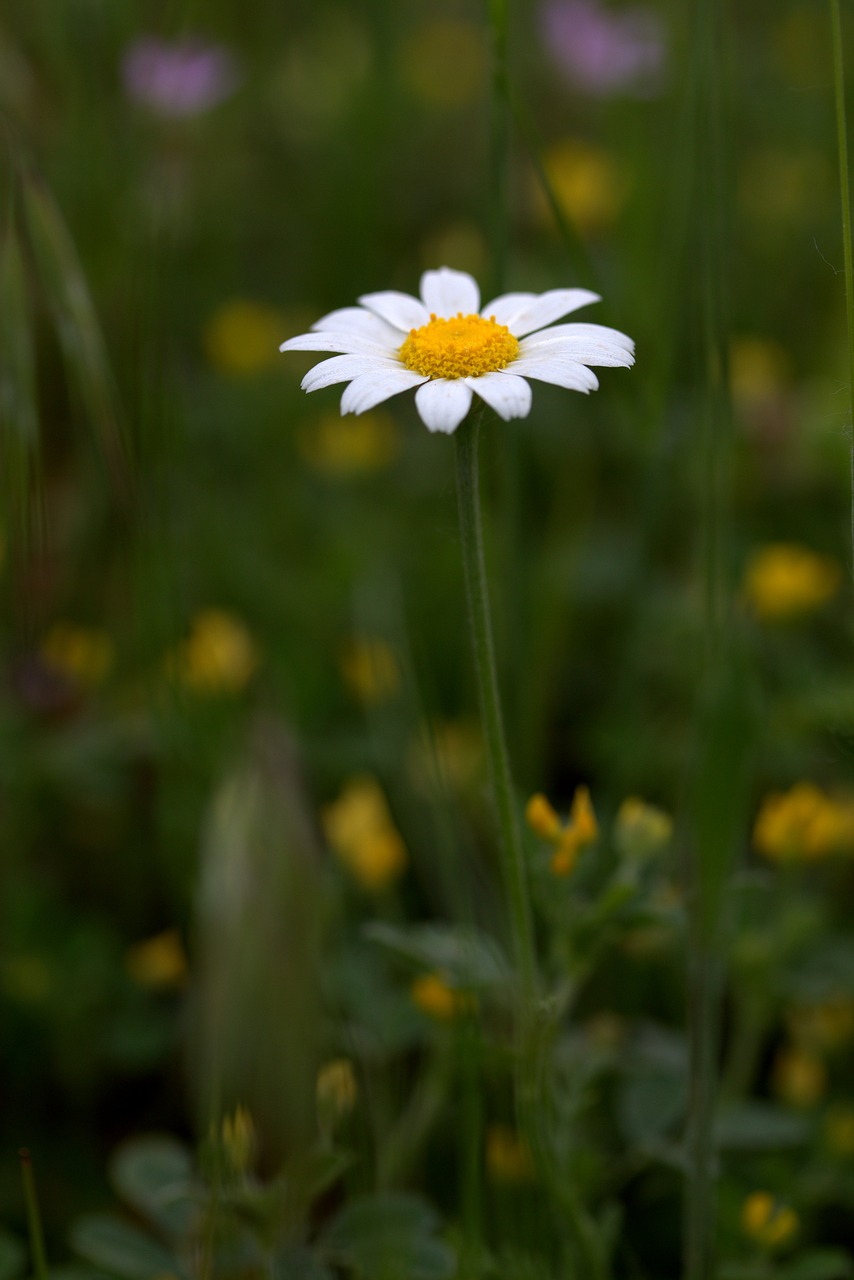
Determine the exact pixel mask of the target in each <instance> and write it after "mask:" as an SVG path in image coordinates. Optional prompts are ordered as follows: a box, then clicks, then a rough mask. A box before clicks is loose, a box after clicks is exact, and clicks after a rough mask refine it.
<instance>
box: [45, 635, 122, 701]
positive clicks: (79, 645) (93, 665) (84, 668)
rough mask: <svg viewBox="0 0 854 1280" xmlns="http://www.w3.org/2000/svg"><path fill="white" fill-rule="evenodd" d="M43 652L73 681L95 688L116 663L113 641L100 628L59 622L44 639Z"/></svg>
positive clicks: (49, 661)
mask: <svg viewBox="0 0 854 1280" xmlns="http://www.w3.org/2000/svg"><path fill="white" fill-rule="evenodd" d="M41 655H42V657H43V658H44V660H45V662H47V663H48V665H49V666H51V667H53V668H54V670H56V671H59V672H61V674H62V675H64V676H65V677H66V678H67V679H69V680H71V681H72V682H73V683H74V684H78V685H82V686H84V687H85V688H92V687H94V686H95V685H97V684H100V683H101V681H102V680H103V679H104V678H105V676H106V675H107V673H108V672H109V670H110V667H111V666H112V664H113V642H112V640H111V639H110V637H109V636H108V635H107V633H106V631H102V630H100V629H99V628H97V627H81V626H78V625H77V624H76V623H74V622H57V623H55V624H54V626H52V627H51V629H50V630H49V631H48V633H47V635H46V636H45V637H44V639H43V640H42V643H41Z"/></svg>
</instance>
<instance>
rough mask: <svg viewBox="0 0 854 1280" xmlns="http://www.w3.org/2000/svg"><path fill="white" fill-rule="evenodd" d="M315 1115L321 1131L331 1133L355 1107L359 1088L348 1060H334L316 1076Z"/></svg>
mask: <svg viewBox="0 0 854 1280" xmlns="http://www.w3.org/2000/svg"><path fill="white" fill-rule="evenodd" d="M316 1096H317V1114H318V1119H319V1121H320V1126H321V1129H322V1130H323V1131H324V1132H326V1133H332V1132H333V1130H334V1129H335V1127H336V1125H337V1124H338V1123H339V1121H341V1120H343V1119H345V1118H346V1117H347V1116H348V1115H349V1114H350V1112H351V1111H352V1110H353V1108H354V1107H355V1105H356V1099H357V1097H358V1096H359V1086H358V1084H357V1083H356V1073H355V1071H354V1070H353V1064H352V1062H351V1061H350V1059H349V1058H334V1059H333V1060H332V1061H331V1062H327V1063H326V1064H325V1065H324V1066H322V1067H321V1068H320V1071H319V1072H318V1074H317V1087H316Z"/></svg>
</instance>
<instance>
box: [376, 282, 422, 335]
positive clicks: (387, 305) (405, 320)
mask: <svg viewBox="0 0 854 1280" xmlns="http://www.w3.org/2000/svg"><path fill="white" fill-rule="evenodd" d="M359 301H360V302H361V304H362V306H363V307H367V308H368V310H369V311H373V313H374V314H375V315H378V316H381V317H382V319H383V320H387V321H388V323H389V324H391V325H394V327H395V329H400V330H401V331H402V332H403V333H409V331H410V329H420V328H421V326H422V325H424V324H429V323H430V312H429V311H428V310H427V308H426V307H425V306H424V303H423V302H419V300H418V299H417V298H412V297H410V295H409V294H408V293H396V292H395V291H394V290H393V289H390V290H388V291H387V292H386V293H366V294H364V295H363V296H362V297H361V298H360V299H359ZM401 341H402V339H401Z"/></svg>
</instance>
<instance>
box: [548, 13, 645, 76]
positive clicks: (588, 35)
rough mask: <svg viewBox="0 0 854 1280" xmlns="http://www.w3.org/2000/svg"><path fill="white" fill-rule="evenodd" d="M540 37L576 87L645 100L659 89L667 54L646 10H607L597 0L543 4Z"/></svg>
mask: <svg viewBox="0 0 854 1280" xmlns="http://www.w3.org/2000/svg"><path fill="white" fill-rule="evenodd" d="M540 25H541V31H542V37H543V40H544V43H545V44H546V46H547V48H548V50H549V52H550V53H551V55H552V58H553V59H554V61H555V62H556V64H557V65H558V67H559V68H560V69H561V70H562V71H563V72H564V73H565V74H566V76H567V78H568V79H569V80H570V81H572V83H573V84H575V85H576V86H577V88H579V89H582V90H584V91H585V92H587V93H591V94H599V95H602V96H605V95H607V94H611V93H615V92H620V91H623V92H626V93H631V94H633V95H634V96H636V97H649V96H651V95H652V94H654V93H655V92H656V90H657V88H658V86H659V84H660V78H661V71H662V69H663V66H664V60H665V55H666V47H665V37H664V29H663V25H662V22H661V20H660V18H659V17H658V15H657V14H656V13H654V12H653V11H652V10H651V9H645V8H641V7H632V8H627V9H609V8H605V7H603V6H602V5H601V4H600V3H599V2H598V0H546V3H545V4H544V5H543V6H542V8H541V10H540Z"/></svg>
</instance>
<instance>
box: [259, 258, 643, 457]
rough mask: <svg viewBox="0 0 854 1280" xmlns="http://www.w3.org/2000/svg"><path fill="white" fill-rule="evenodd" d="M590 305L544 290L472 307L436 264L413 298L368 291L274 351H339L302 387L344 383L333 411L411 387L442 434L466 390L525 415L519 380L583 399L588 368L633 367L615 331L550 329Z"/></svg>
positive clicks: (462, 278) (576, 295)
mask: <svg viewBox="0 0 854 1280" xmlns="http://www.w3.org/2000/svg"><path fill="white" fill-rule="evenodd" d="M599 301H600V298H599V295H598V294H596V293H591V292H590V290H589V289H550V290H549V291H548V293H540V294H536V293H506V294H504V295H502V297H500V298H495V299H494V300H493V301H492V302H490V303H488V304H487V306H485V307H483V308H481V306H480V290H479V288H478V286H477V283H476V282H475V281H474V280H473V279H472V277H471V276H470V275H467V274H466V273H465V272H464V271H452V270H451V269H450V268H449V267H440V269H439V270H438V271H425V272H424V275H423V276H422V277H421V297H420V298H413V297H410V295H409V294H407V293H397V292H393V291H388V292H385V293H367V294H365V295H364V296H363V297H361V298H359V306H358V307H344V308H343V309H342V310H340V311H332V312H330V313H329V315H328V316H324V317H323V318H322V319H321V320H318V321H317V322H316V324H314V325H312V332H311V333H304V334H302V335H301V336H300V337H298V338H289V339H288V341H287V342H283V343H282V345H281V347H280V348H279V350H280V351H335V352H339V353H340V354H338V355H335V356H333V358H332V359H331V360H324V361H323V362H322V363H321V364H318V365H315V367H314V368H313V369H310V370H309V372H308V373H307V374H306V375H305V377H304V378H303V380H302V384H301V385H302V388H303V390H304V391H318V390H319V389H320V388H321V387H330V386H332V385H333V384H335V383H338V382H347V383H349V385H348V386H347V387H346V388H345V390H344V394H343V396H342V397H341V412H342V413H364V412H365V411H366V410H367V409H373V408H374V407H375V406H376V405H378V404H381V403H382V401H383V400H388V399H389V398H390V397H391V396H396V395H398V394H399V393H400V392H401V391H408V390H409V389H410V388H413V389H414V390H415V404H416V407H417V409H418V412H419V414H420V416H421V419H422V421H423V422H424V425H425V426H426V427H427V428H428V429H429V430H430V431H444V432H447V433H450V432H452V431H456V429H457V427H458V426H459V425H460V423H461V422H462V420H463V418H464V417H465V416H466V414H467V413H468V411H469V408H470V406H471V401H472V394H473V393H477V395H479V396H480V398H481V400H485V401H486V403H487V404H488V405H489V406H490V408H492V409H494V410H495V412H496V413H497V414H499V415H500V417H502V418H504V419H507V420H509V419H510V418H524V417H526V416H527V414H528V413H529V412H530V408H531V388H530V386H529V385H528V383H527V382H526V381H525V379H526V378H535V379H539V381H540V382H551V383H553V384H554V385H555V386H558V387H567V388H568V389H569V390H571V391H583V392H585V393H587V392H590V391H595V390H596V388H597V387H598V386H599V381H598V379H597V377H596V375H595V373H593V372H592V370H591V369H590V368H588V366H589V365H609V366H611V367H619V368H624V369H627V368H629V367H630V366H631V365H633V364H634V354H633V353H634V345H635V344H634V343H633V342H632V340H631V338H628V337H626V335H625V334H624V333H620V332H619V331H618V330H617V329H608V328H606V327H605V326H604V325H601V324H577V323H573V324H555V323H554V322H555V321H556V320H561V319H562V318H563V317H564V316H566V315H569V313H570V312H571V311H577V310H578V309H579V307H586V306H587V305H588V304H589V303H591V302H599ZM547 325H551V326H552V327H551V328H546V326H547Z"/></svg>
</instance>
